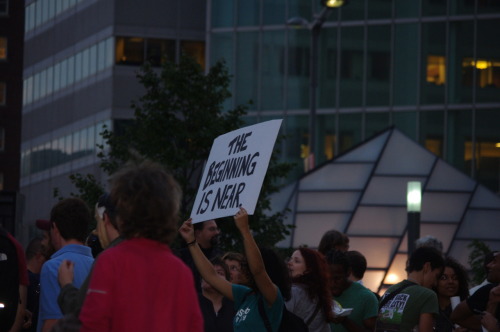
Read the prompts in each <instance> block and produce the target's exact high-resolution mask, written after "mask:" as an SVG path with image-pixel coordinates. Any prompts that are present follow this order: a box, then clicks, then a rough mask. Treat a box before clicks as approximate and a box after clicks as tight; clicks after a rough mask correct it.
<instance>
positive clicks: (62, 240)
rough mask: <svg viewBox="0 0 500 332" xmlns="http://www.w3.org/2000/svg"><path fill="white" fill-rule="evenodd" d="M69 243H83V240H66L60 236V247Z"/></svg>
mask: <svg viewBox="0 0 500 332" xmlns="http://www.w3.org/2000/svg"><path fill="white" fill-rule="evenodd" d="M69 244H79V245H83V242H81V241H78V240H77V239H67V240H66V239H63V238H61V248H62V247H65V246H67V245H69ZM61 248H59V249H61Z"/></svg>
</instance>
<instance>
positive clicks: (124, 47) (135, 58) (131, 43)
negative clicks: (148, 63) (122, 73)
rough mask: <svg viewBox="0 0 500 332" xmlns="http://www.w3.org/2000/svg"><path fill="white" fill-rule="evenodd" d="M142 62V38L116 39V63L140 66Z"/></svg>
mask: <svg viewBox="0 0 500 332" xmlns="http://www.w3.org/2000/svg"><path fill="white" fill-rule="evenodd" d="M143 62H144V38H138V37H117V38H116V63H118V64H124V65H134V66H136V65H141V64H142V63H143Z"/></svg>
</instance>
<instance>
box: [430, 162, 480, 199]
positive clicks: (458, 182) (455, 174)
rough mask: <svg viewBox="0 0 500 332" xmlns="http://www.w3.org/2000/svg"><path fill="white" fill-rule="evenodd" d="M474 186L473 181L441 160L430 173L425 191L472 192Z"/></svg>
mask: <svg viewBox="0 0 500 332" xmlns="http://www.w3.org/2000/svg"><path fill="white" fill-rule="evenodd" d="M475 185H476V183H475V181H474V180H472V179H471V178H469V177H468V176H466V175H465V174H463V173H462V172H460V171H458V170H457V169H455V168H453V167H451V166H450V165H448V164H447V163H446V162H444V161H443V160H439V161H438V162H437V164H436V166H435V167H434V170H433V171H432V174H431V177H430V179H429V183H427V186H426V190H444V191H450V190H453V191H472V190H474V186H475Z"/></svg>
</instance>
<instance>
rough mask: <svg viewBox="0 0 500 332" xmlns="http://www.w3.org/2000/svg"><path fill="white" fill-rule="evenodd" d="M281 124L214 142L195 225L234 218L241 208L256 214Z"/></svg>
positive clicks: (259, 126) (195, 208)
mask: <svg viewBox="0 0 500 332" xmlns="http://www.w3.org/2000/svg"><path fill="white" fill-rule="evenodd" d="M281 122H282V120H271V121H266V122H262V123H259V124H256V125H253V126H248V127H244V128H240V129H238V130H234V131H231V132H229V133H227V134H224V135H221V136H219V137H217V138H216V139H215V140H214V143H213V145H212V149H211V150H210V156H209V157H208V161H207V164H206V165H205V170H204V171H203V177H202V179H201V183H200V187H199V188H198V193H197V195H196V200H195V201H194V205H193V210H192V211H191V218H192V219H193V223H197V222H201V221H206V220H211V219H216V218H221V217H227V216H232V215H235V214H236V212H238V210H239V207H240V206H242V207H244V208H245V209H246V210H247V212H248V214H250V215H252V214H253V213H254V211H255V206H256V205H257V200H258V198H259V193H260V189H261V187H262V182H263V181H264V177H265V175H266V172H267V167H268V166H269V160H270V159H271V155H272V153H273V147H274V143H275V142H276V137H277V136H278V132H279V129H280V126H281Z"/></svg>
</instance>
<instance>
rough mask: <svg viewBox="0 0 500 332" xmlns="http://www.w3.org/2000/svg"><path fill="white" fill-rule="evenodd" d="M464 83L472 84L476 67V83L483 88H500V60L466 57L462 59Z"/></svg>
mask: <svg viewBox="0 0 500 332" xmlns="http://www.w3.org/2000/svg"><path fill="white" fill-rule="evenodd" d="M462 68H463V73H464V74H463V80H462V82H463V84H464V85H466V86H470V85H472V80H473V77H474V76H473V75H474V68H475V69H477V70H476V85H477V86H480V87H481V88H487V87H493V88H500V60H496V59H477V61H474V59H473V58H464V60H463V61H462Z"/></svg>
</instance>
